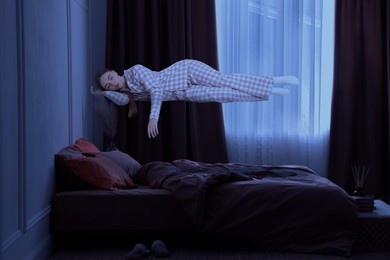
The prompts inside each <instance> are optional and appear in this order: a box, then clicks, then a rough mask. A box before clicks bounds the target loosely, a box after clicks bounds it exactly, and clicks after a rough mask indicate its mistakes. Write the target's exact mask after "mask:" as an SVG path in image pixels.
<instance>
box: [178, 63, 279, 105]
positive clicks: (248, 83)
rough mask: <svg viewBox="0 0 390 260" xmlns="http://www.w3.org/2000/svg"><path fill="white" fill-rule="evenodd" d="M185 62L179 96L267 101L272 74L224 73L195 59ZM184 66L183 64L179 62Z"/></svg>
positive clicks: (194, 98) (193, 98)
mask: <svg viewBox="0 0 390 260" xmlns="http://www.w3.org/2000/svg"><path fill="white" fill-rule="evenodd" d="M182 62H184V63H187V64H185V65H187V66H184V67H187V69H188V71H187V73H188V85H189V86H190V88H189V89H187V90H186V91H185V92H184V93H183V94H184V97H183V99H185V100H188V101H193V102H211V101H214V102H220V103H225V102H239V101H242V102H245V101H261V100H267V99H268V96H269V93H270V91H271V88H272V86H273V78H272V77H263V76H253V75H245V74H230V75H229V74H224V73H222V72H220V71H218V70H215V69H213V68H212V67H210V66H208V65H207V64H204V63H202V62H200V61H196V60H184V61H182ZM183 65H184V64H183Z"/></svg>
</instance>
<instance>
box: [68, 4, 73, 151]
mask: <svg viewBox="0 0 390 260" xmlns="http://www.w3.org/2000/svg"><path fill="white" fill-rule="evenodd" d="M71 1H72V0H67V1H66V19H67V24H66V26H67V46H68V123H69V125H68V131H69V144H72V143H73V141H74V140H73V102H72V100H73V98H72V95H73V82H72V11H71V10H72V7H71Z"/></svg>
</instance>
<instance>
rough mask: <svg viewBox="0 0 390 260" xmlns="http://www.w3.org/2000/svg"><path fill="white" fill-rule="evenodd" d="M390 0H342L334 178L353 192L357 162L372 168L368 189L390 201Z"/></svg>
mask: <svg viewBox="0 0 390 260" xmlns="http://www.w3.org/2000/svg"><path fill="white" fill-rule="evenodd" d="M386 8H388V6H387V1H385V0H383V1H381V0H377V1H365V0H343V1H336V35H335V63H334V71H335V73H334V95H333V101H332V120H331V131H330V157H329V178H330V179H331V180H333V181H334V182H335V183H337V184H339V185H340V186H342V187H343V188H344V189H346V190H347V191H348V192H349V193H352V192H353V190H354V187H355V182H354V179H353V175H352V170H351V168H352V167H354V166H360V167H361V168H363V167H365V168H366V169H368V168H370V172H369V173H368V176H367V177H366V181H365V183H364V186H363V188H364V190H363V191H364V192H365V193H366V194H373V195H376V196H377V197H379V198H383V199H385V200H386V201H387V202H389V201H390V197H389V196H390V194H389V192H390V179H389V98H388V93H389V88H388V87H389V82H388V46H389V41H388V34H387V33H388V30H389V24H388V23H389V20H388V17H387V15H388V13H387V11H386V10H387V9H386Z"/></svg>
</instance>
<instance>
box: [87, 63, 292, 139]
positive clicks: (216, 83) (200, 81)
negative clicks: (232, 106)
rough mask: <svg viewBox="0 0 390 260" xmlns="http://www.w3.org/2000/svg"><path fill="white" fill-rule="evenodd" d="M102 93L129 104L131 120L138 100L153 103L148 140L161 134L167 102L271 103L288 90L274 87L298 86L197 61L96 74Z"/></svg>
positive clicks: (283, 78)
mask: <svg viewBox="0 0 390 260" xmlns="http://www.w3.org/2000/svg"><path fill="white" fill-rule="evenodd" d="M96 83H97V84H98V85H99V86H100V87H101V90H94V89H93V87H91V93H92V94H94V95H104V96H106V97H107V98H109V99H110V100H111V101H113V102H114V103H115V104H117V105H126V104H129V112H128V117H132V116H133V115H134V114H136V113H137V106H136V103H135V101H136V100H137V101H150V102H151V109H150V115H149V123H148V129H147V131H148V137H149V138H155V137H156V136H157V135H158V126H157V123H158V119H159V115H160V109H161V105H162V102H163V101H178V100H180V101H191V102H219V103H226V102H250V101H265V100H268V97H269V95H270V94H273V95H282V96H283V95H287V94H288V93H289V90H288V89H284V88H278V87H274V85H293V86H294V85H298V84H299V81H298V78H297V77H295V76H281V77H268V76H254V75H245V74H224V73H222V72H220V71H218V70H215V69H214V68H212V67H210V66H209V65H207V64H205V63H202V62H200V61H197V60H191V59H185V60H181V61H178V62H176V63H174V64H172V65H171V66H169V67H167V68H166V69H163V70H161V71H152V70H150V69H148V68H146V67H144V66H142V65H139V64H137V65H134V66H132V67H131V68H129V69H127V70H125V71H124V73H123V75H122V76H120V75H118V73H117V72H115V71H114V70H110V69H103V70H101V71H99V72H98V73H97V74H96Z"/></svg>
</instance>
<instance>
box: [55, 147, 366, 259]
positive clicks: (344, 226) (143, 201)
mask: <svg viewBox="0 0 390 260" xmlns="http://www.w3.org/2000/svg"><path fill="white" fill-rule="evenodd" d="M95 155H96V154H94V157H96V156H95ZM84 156H85V153H84ZM89 156H91V155H90V154H89ZM56 158H57V159H56V160H57V162H56V165H57V171H60V172H61V169H63V168H64V165H63V164H61V163H59V161H61V162H63V161H64V160H63V158H61V159H60V160H59V159H58V157H56ZM99 160H100V159H99ZM65 161H66V160H65ZM58 167H59V168H60V169H58ZM127 169H128V168H127ZM68 170H69V169H68ZM84 171H85V169H84ZM63 174H64V172H62V175H63ZM66 174H68V175H69V172H67V173H66ZM129 176H131V181H132V184H133V185H131V186H130V187H129V188H115V189H113V190H109V189H101V188H96V187H93V186H84V187H82V186H80V185H79V186H78V188H73V189H69V188H67V189H64V188H63V189H62V190H60V191H58V192H57V193H55V194H54V196H53V203H52V231H53V232H54V233H62V232H76V233H77V232H83V231H94V232H107V231H110V232H115V231H118V232H126V233H128V234H139V233H143V234H145V233H194V234H204V235H206V236H209V237H213V238H216V239H223V240H228V241H231V242H237V243H243V244H248V245H251V246H253V247H256V248H259V249H261V250H278V251H293V252H304V253H317V254H318V253H320V254H321V253H322V254H334V255H341V256H349V255H350V254H351V251H352V247H353V244H354V242H355V239H356V235H357V223H358V221H357V210H356V206H355V203H354V201H353V200H352V199H351V198H350V196H348V194H347V193H345V191H344V190H343V189H341V188H340V187H338V186H337V185H336V184H334V183H332V182H331V181H329V180H328V179H326V178H323V177H321V176H319V175H317V174H316V173H315V172H313V171H312V170H311V169H309V168H308V167H304V166H295V165H278V166H270V165H251V164H238V163H217V164H209V163H202V162H196V161H192V160H187V159H180V160H175V161H172V162H161V161H156V162H150V163H147V164H145V165H142V166H141V165H139V167H137V170H136V171H134V172H133V173H132V174H130V175H129ZM58 181H60V182H61V183H62V184H63V182H64V179H63V178H58Z"/></svg>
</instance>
